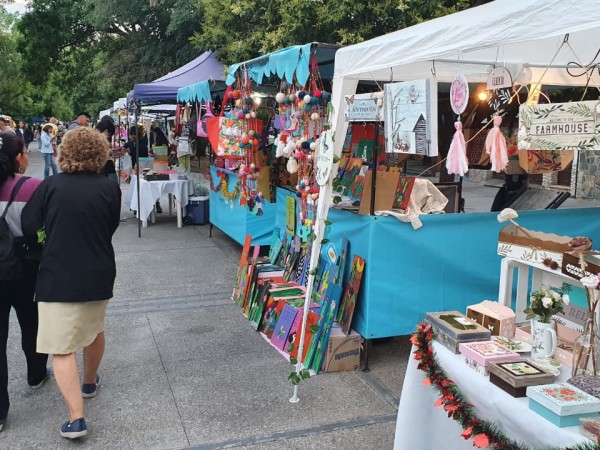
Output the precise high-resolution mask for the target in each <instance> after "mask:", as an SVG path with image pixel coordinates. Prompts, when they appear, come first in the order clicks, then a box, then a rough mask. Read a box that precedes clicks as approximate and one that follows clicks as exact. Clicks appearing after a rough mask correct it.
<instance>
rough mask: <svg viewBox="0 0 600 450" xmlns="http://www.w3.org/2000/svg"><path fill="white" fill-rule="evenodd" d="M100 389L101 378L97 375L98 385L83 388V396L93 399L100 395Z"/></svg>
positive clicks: (86, 385)
mask: <svg viewBox="0 0 600 450" xmlns="http://www.w3.org/2000/svg"><path fill="white" fill-rule="evenodd" d="M98 389H100V377H99V376H98V375H96V383H91V384H84V385H83V386H81V395H82V396H83V398H93V397H95V396H96V394H98Z"/></svg>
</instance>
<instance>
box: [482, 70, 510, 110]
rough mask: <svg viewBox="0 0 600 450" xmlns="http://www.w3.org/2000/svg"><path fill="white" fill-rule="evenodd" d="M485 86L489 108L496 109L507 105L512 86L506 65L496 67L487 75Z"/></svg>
mask: <svg viewBox="0 0 600 450" xmlns="http://www.w3.org/2000/svg"><path fill="white" fill-rule="evenodd" d="M485 88H486V89H487V91H488V98H487V102H488V105H489V107H490V108H492V110H494V111H498V110H499V109H500V108H502V107H503V106H506V105H508V102H509V101H510V97H511V92H512V88H513V81H512V76H511V75H510V72H509V71H508V69H507V68H506V67H496V68H494V69H493V70H492V71H491V72H490V74H489V75H488V79H487V83H486V86H485Z"/></svg>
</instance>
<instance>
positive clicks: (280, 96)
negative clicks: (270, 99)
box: [275, 92, 286, 104]
mask: <svg viewBox="0 0 600 450" xmlns="http://www.w3.org/2000/svg"><path fill="white" fill-rule="evenodd" d="M285 98H286V97H285V94H284V93H283V92H278V93H277V94H276V95H275V100H276V101H277V103H280V104H281V103H283V102H284V101H285Z"/></svg>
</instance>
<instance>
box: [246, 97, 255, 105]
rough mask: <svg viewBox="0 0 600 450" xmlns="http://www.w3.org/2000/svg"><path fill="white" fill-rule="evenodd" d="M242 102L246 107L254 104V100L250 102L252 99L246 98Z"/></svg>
mask: <svg viewBox="0 0 600 450" xmlns="http://www.w3.org/2000/svg"><path fill="white" fill-rule="evenodd" d="M244 102H246V105H248V106H252V104H253V103H254V100H252V97H246V99H245V100H244Z"/></svg>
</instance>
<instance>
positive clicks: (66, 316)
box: [21, 127, 121, 439]
mask: <svg viewBox="0 0 600 450" xmlns="http://www.w3.org/2000/svg"><path fill="white" fill-rule="evenodd" d="M107 159H108V142H107V140H106V138H105V137H104V136H103V135H102V134H101V133H99V132H98V131H96V130H92V129H90V128H84V127H79V128H76V129H74V130H71V131H69V132H68V133H66V134H65V136H64V139H63V142H62V146H61V154H60V158H59V166H60V168H61V170H62V173H60V174H58V175H56V176H53V177H49V178H47V179H46V180H44V182H43V183H42V184H41V185H40V186H39V188H38V189H37V190H36V192H35V193H34V194H33V196H32V197H31V200H30V202H29V203H28V204H27V205H26V206H25V208H24V209H23V214H22V216H21V220H22V227H23V234H24V235H25V236H26V237H30V238H31V237H34V236H36V235H37V234H38V231H39V230H42V229H43V230H44V231H45V243H44V250H43V252H42V259H41V262H40V268H39V272H38V278H37V285H36V301H37V302H38V313H39V322H40V323H39V328H38V338H37V350H38V351H39V352H42V353H49V354H52V355H53V368H54V376H55V378H56V383H57V384H58V387H59V389H60V392H61V394H62V395H63V397H64V399H65V402H66V403H67V406H68V408H69V413H70V418H69V420H68V421H67V422H65V423H64V424H63V426H62V427H61V431H60V434H61V436H63V437H66V438H70V439H73V438H78V437H82V436H85V435H86V434H87V425H86V422H85V418H84V407H83V397H85V398H88V397H94V396H95V395H96V394H97V392H98V388H99V386H100V379H99V377H98V374H97V372H98V367H99V365H100V362H101V360H102V356H103V354H104V318H105V313H106V307H107V304H108V299H110V298H111V297H112V296H113V285H114V281H115V275H116V265H115V254H114V250H113V246H112V242H111V240H112V235H113V234H114V232H115V231H116V229H117V227H118V226H119V213H120V209H121V208H120V207H121V190H120V189H119V186H118V185H117V184H116V183H115V182H113V181H111V180H109V179H108V178H107V177H105V176H103V175H102V174H101V173H100V172H101V171H102V169H103V168H104V166H105V164H106V160H107ZM81 348H83V361H84V369H83V386H80V384H79V372H78V368H77V360H76V358H75V352H76V351H77V350H79V349H81Z"/></svg>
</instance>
